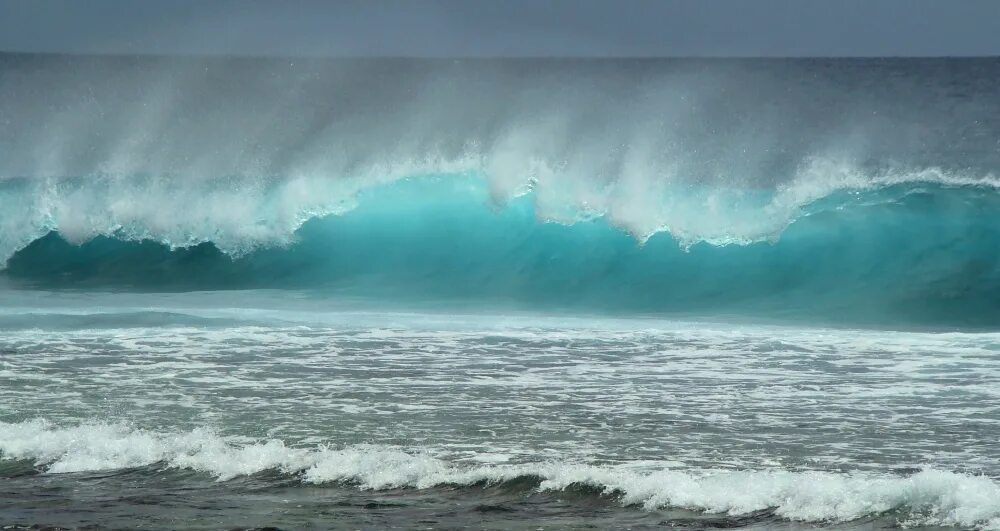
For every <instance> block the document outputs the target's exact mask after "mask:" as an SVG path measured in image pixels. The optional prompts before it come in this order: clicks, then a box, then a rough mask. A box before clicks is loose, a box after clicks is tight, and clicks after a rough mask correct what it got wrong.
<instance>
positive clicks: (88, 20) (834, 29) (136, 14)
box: [0, 0, 1000, 57]
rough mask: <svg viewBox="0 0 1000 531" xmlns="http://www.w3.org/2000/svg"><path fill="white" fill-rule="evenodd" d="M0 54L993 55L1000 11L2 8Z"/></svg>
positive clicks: (789, 4) (830, 6) (525, 3)
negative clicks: (20, 52)
mask: <svg viewBox="0 0 1000 531" xmlns="http://www.w3.org/2000/svg"><path fill="white" fill-rule="evenodd" d="M0 50H6V51H38V52H75V53H155V54H213V55H214V54H236V55H290V56H418V57H482V56H486V57H492V56H584V57H593V56H941V55H1000V0H828V1H819V0H755V1H751V0H661V1H653V0H618V1H612V0H608V1H595V0H548V1H546V0H505V1H497V0H480V1H473V0H341V1H337V2H334V1H314V0H298V1H261V0H219V1H204V0H203V1H197V0H160V1H157V2H153V1H146V0H86V1H83V0H62V1H60V0H0Z"/></svg>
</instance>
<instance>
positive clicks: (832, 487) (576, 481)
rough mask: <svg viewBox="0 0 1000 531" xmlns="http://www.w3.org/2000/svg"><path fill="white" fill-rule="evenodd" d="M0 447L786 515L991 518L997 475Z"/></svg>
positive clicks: (104, 428)
mask: <svg viewBox="0 0 1000 531" xmlns="http://www.w3.org/2000/svg"><path fill="white" fill-rule="evenodd" d="M0 454H2V456H3V458H5V459H29V460H34V461H35V462H36V463H38V465H39V466H42V467H44V469H45V471H46V472H48V473H67V472H83V471H95V470H115V469H122V468H129V467H138V466H146V465H153V464H156V463H164V464H165V465H166V466H169V467H177V468H185V469H190V470H197V471H201V472H205V473H208V474H211V475H213V476H215V477H217V478H218V479H219V480H227V479H231V478H234V477H237V476H244V475H248V474H254V473H257V472H261V471H265V470H278V471H282V472H285V473H289V474H301V477H302V479H303V481H305V482H308V483H314V484H323V483H331V482H349V483H354V484H356V485H357V486H358V487H359V488H362V489H386V488H403V487H406V488H418V489H421V488H429V487H433V486H437V485H444V484H456V485H469V484H474V483H487V484H495V483H499V482H503V481H506V480H510V479H513V478H517V477H524V476H533V477H538V478H540V480H541V483H540V484H539V486H538V489H539V490H541V491H558V490H562V489H565V488H567V487H569V486H571V485H588V486H592V487H596V488H598V489H601V490H602V491H603V492H605V493H606V494H609V495H618V496H620V497H621V501H622V503H623V504H626V505H639V506H642V507H643V508H645V509H648V510H654V509H657V508H662V507H681V508H688V509H694V510H702V511H706V512H711V513H725V514H728V515H734V516H735V515H743V514H748V513H752V512H756V511H760V510H764V509H774V510H775V512H776V514H777V515H779V516H781V517H784V518H787V519H791V520H801V521H809V522H817V521H834V522H844V521H849V520H854V519H858V518H862V517H865V516H870V515H877V514H880V513H884V512H886V511H893V510H898V511H901V512H902V517H904V518H905V522H904V523H905V524H907V525H955V526H967V527H979V528H1000V484H998V483H997V482H996V481H995V480H993V479H990V478H987V477H983V476H970V475H965V474H960V473H954V472H948V471H941V470H930V469H928V470H924V471H921V472H918V473H916V474H913V475H911V476H908V477H903V476H897V475H885V474H882V475H880V474H875V473H853V474H851V473H833V472H823V471H788V470H779V469H774V470H756V471H750V470H689V469H677V468H672V466H674V465H673V464H671V463H669V462H661V463H657V462H643V463H638V464H628V463H625V464H617V465H589V464H577V463H561V462H552V461H549V462H542V463H521V464H498V465H482V464H470V462H475V461H476V460H475V459H472V460H468V461H463V462H461V463H459V462H453V461H448V460H445V459H441V458H438V457H434V456H432V455H429V454H427V453H421V452H407V451H403V450H402V449H400V448H394V447H386V446H374V445H357V446H351V447H346V448H341V449H331V448H323V447H314V448H293V447H289V446H287V445H286V444H285V443H284V442H282V441H280V440H275V439H270V440H262V441H257V440H244V439H238V438H231V437H222V436H220V435H218V434H216V433H214V432H212V431H210V430H206V429H196V430H193V431H190V432H183V433H159V432H152V431H147V430H141V429H136V428H131V427H128V426H126V425H122V424H107V423H85V424H79V425H75V426H70V427H57V426H55V425H53V424H52V423H50V422H47V421H45V420H32V421H26V422H22V423H13V424H11V423H0Z"/></svg>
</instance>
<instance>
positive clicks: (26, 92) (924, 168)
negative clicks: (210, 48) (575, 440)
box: [0, 55, 1000, 326]
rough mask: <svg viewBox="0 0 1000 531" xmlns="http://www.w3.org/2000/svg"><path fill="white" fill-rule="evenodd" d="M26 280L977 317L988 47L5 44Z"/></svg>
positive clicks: (998, 272) (618, 307)
mask: <svg viewBox="0 0 1000 531" xmlns="http://www.w3.org/2000/svg"><path fill="white" fill-rule="evenodd" d="M0 68H2V69H3V72H4V73H5V75H4V76H2V77H0V115H2V116H5V117H6V118H7V119H6V120H5V121H4V122H3V125H0V155H2V156H0V212H2V214H0V260H3V261H5V263H6V269H5V275H6V276H7V277H8V278H10V279H13V280H14V281H16V282H23V283H28V284H30V285H42V286H47V287H53V286H56V287H105V288H115V289H120V288H129V289H152V290H193V289H197V290H211V289H233V288H258V287H276V288H297V289H301V288H307V289H316V290H319V291H322V292H324V293H338V294H350V295H361V296H372V297H377V298H390V299H396V300H400V301H411V302H412V301H427V300H433V301H453V302H457V303H462V304H464V303H470V304H478V303H479V302H483V301H486V302H490V303H495V304H499V303H504V304H514V305H527V306H531V307H538V306H543V307H553V308H569V309H582V310H584V311H630V312H653V313H659V312H692V313H699V312H712V313H717V312H731V313H743V314H754V315H775V316H782V317H791V316H803V317H806V318H818V319H824V320H846V321H854V322H873V321H891V322H901V323H908V322H913V323H921V324H940V325H942V326H951V325H968V326H992V325H994V324H995V323H996V322H998V317H1000V311H998V310H1000V302H998V301H1000V263H998V253H997V252H996V249H998V248H1000V247H998V245H997V244H998V243H1000V241H998V239H1000V235H998V227H1000V224H998V221H1000V219H997V218H998V217H1000V214H998V212H1000V209H998V206H1000V204H998V203H1000V199H998V198H1000V195H998V193H997V187H998V181H997V180H996V178H995V177H994V175H995V174H996V171H997V169H998V168H1000V150H998V149H997V145H1000V144H998V143H997V142H998V139H1000V133H998V131H1000V129H998V128H997V127H996V124H992V123H990V122H989V120H988V119H987V118H988V117H989V116H993V115H995V114H996V113H997V112H1000V101H998V100H997V98H996V97H995V94H994V91H993V89H992V87H993V84H992V80H995V79H996V78H997V76H998V75H1000V63H998V62H997V61H995V60H968V61H929V60H928V61H923V60H920V61H910V60H898V61H871V60H849V61H848V60H844V61H833V60H830V61H817V60H803V61H335V62H324V61H290V60H289V61H286V60H267V61H262V60H237V59H219V60H175V59H149V58H146V59H143V58H117V59H108V58H103V59H96V58H78V57H77V58H70V57H37V56H11V55H7V56H3V57H2V58H0Z"/></svg>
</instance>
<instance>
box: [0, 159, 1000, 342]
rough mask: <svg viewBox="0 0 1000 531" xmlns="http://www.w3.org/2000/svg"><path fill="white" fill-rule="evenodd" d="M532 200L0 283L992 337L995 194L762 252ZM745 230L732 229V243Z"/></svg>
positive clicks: (784, 238)
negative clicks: (929, 329)
mask: <svg viewBox="0 0 1000 531" xmlns="http://www.w3.org/2000/svg"><path fill="white" fill-rule="evenodd" d="M536 199H537V198H536V197H535V195H534V194H531V193H528V194H525V195H522V196H520V197H517V198H515V199H514V200H512V201H510V202H508V203H507V204H505V205H503V206H496V205H494V204H493V203H491V202H490V201H489V194H488V188H487V186H486V185H485V184H482V183H478V184H476V183H473V184H471V185H470V184H469V180H468V179H455V178H424V179H408V180H403V181H399V182H396V183H394V184H391V185H384V186H380V187H376V188H372V189H370V190H368V191H366V192H364V193H362V194H361V196H359V197H358V199H357V205H356V206H355V208H353V209H352V210H350V211H348V212H346V213H343V214H339V215H325V216H318V217H315V218H313V219H310V220H308V221H306V222H305V223H304V224H303V225H302V226H301V227H300V228H299V229H298V230H297V231H296V233H295V239H294V242H293V243H291V244H288V245H279V246H271V247H264V248H257V249H255V250H253V251H251V252H248V253H246V254H242V255H237V256H231V255H229V254H226V253H223V252H221V251H220V250H219V249H218V248H216V246H215V245H214V244H213V243H211V242H206V243H201V244H197V245H193V246H190V247H178V248H173V249H172V248H171V247H169V246H167V245H165V244H163V243H159V242H157V241H152V240H142V241H128V240H125V239H123V238H120V237H119V238H116V237H115V236H114V235H103V236H98V237H96V238H93V239H90V240H89V241H86V242H85V243H83V244H81V245H75V244H71V243H67V241H66V240H65V239H63V238H62V237H61V235H60V234H59V233H58V232H56V231H53V232H50V233H49V234H48V235H46V236H44V237H42V238H39V239H37V240H35V241H33V242H31V243H30V244H29V245H27V246H26V247H24V248H23V249H21V250H19V251H18V252H17V253H16V254H14V255H13V257H11V258H10V260H9V261H8V264H7V269H6V271H5V274H6V276H7V277H8V278H10V279H12V280H13V281H15V282H18V283H24V284H30V285H33V286H47V287H86V288H92V287H101V288H111V289H142V290H192V289H197V290H216V289H239V288H295V289H308V290H315V292H316V293H320V294H323V296H342V295H350V296H365V297H372V298H376V299H385V300H388V301H395V302H404V303H405V302H417V301H419V302H428V301H435V302H441V303H450V304H466V305H491V304H503V305H515V306H524V307H531V308H551V309H568V310H580V311H588V312H633V313H654V314H662V313H689V314H700V313H708V312H711V313H712V314H713V315H718V314H720V313H721V314H737V315H752V316H763V317H780V318H800V319H810V320H822V321H836V322H852V323H869V322H894V323H919V324H934V325H941V326H980V327H993V326H994V325H996V324H1000V253H998V252H997V250H998V249H1000V194H998V193H997V191H996V190H995V189H994V188H992V187H988V186H977V185H968V184H967V185H949V184H943V183H927V182H908V183H897V184H887V185H884V186H881V187H873V188H870V189H867V190H841V191H837V192H834V193H832V194H830V195H827V196H825V197H823V198H821V199H818V200H815V201H812V202H810V203H808V204H805V205H803V206H802V207H801V208H799V209H798V211H797V212H796V215H795V216H794V218H792V219H790V220H789V224H788V225H787V226H786V227H784V228H783V230H781V231H779V233H778V234H776V235H775V237H774V238H771V240H770V241H758V242H753V243H747V242H743V243H742V244H740V245H735V244H732V245H720V244H718V242H716V243H715V244H713V243H707V242H704V241H703V242H699V243H694V244H689V242H679V241H678V239H677V238H676V237H675V236H672V235H671V233H670V232H669V231H662V232H657V233H655V234H654V235H653V236H651V237H650V238H648V239H647V240H645V241H644V242H643V241H640V240H637V239H636V238H635V237H633V236H632V235H630V234H629V233H628V232H627V231H625V230H622V229H620V228H619V227H618V226H616V224H615V223H614V222H612V221H609V219H607V218H605V217H600V216H598V217H594V218H592V219H580V220H577V221H575V222H573V223H556V222H550V221H545V220H540V219H538V216H537V211H538V209H537V205H535V201H536ZM737 228H738V227H737Z"/></svg>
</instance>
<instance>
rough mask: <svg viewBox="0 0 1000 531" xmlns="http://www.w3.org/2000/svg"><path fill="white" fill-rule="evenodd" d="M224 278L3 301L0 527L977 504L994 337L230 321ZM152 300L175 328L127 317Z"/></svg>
mask: <svg viewBox="0 0 1000 531" xmlns="http://www.w3.org/2000/svg"><path fill="white" fill-rule="evenodd" d="M243 295H244V298H243V299H241V298H240V294H239V293H233V292H230V293H225V294H211V293H206V294H187V295H183V294H182V295H178V294H174V295H162V296H155V295H148V294H147V295H143V296H142V297H136V296H135V295H127V294H125V295H114V294H104V295H98V294H93V295H91V296H92V300H93V301H94V302H95V303H97V304H99V305H100V306H98V308H99V309H100V310H101V312H103V313H98V312H95V311H94V309H91V310H89V311H85V310H83V309H81V308H79V307H74V305H75V303H76V302H79V299H78V297H76V296H71V295H63V294H59V293H49V294H47V295H46V297H45V298H47V300H48V303H47V304H46V305H45V306H44V307H42V308H38V309H37V310H36V312H35V313H34V314H33V317H32V322H30V323H25V322H24V321H23V320H14V321H11V320H10V319H9V318H0V323H2V324H3V325H4V330H3V331H2V332H0V344H2V345H3V349H2V352H0V361H2V365H0V378H2V380H3V382H4V385H3V387H2V390H0V403H2V404H3V409H2V410H0V415H2V416H0V420H2V422H3V424H2V425H0V452H3V456H4V459H5V460H6V461H4V462H5V465H4V469H3V475H4V476H5V477H7V478H8V479H6V480H5V491H6V492H7V495H6V497H5V499H6V501H5V502H4V508H3V510H2V514H3V515H4V519H5V521H7V522H8V523H11V524H23V525H28V524H36V523H41V524H46V525H59V526H69V527H74V526H82V525H86V524H87V523H88V522H91V523H93V522H97V523H101V524H102V525H107V526H111V527H115V526H118V525H121V526H125V527H132V526H137V525H148V526H152V527H175V526H176V527H190V526H195V525H196V524H197V525H203V526H204V527H206V528H218V527H223V526H225V527H235V526H247V527H254V526H266V525H273V526H277V527H291V528H300V527H325V526H327V525H330V524H331V522H336V523H337V525H344V526H348V527H350V526H355V527H368V528H374V527H386V526H397V527H411V526H412V525H414V524H415V523H419V524H427V526H430V527H453V526H467V525H472V526H480V525H483V526H495V527H498V528H502V527H518V526H522V527H524V528H528V527H537V526H556V527H559V526H565V527H576V526H584V525H587V526H594V527H597V528H603V527H629V526H632V527H642V526H646V525H648V526H657V525H661V523H662V522H667V523H668V524H669V525H677V526H690V527H696V528H697V527H709V526H711V527H716V526H727V527H728V526H734V525H740V526H742V525H749V526H751V527H757V528H761V529H771V528H776V529H778V528H795V527H796V526H799V527H802V525H806V524H808V525H813V524H815V525H831V526H834V527H841V526H843V525H845V523H846V522H850V525H852V526H857V527H859V528H870V526H876V527H880V526H883V525H889V526H892V525H901V524H904V523H905V524H912V525H931V526H933V525H960V526H976V525H987V524H990V522H996V521H997V520H996V519H997V518H998V517H1000V483H998V482H997V480H996V479H995V478H997V477H998V476H1000V459H998V456H1000V442H998V441H997V439H996V438H995V437H992V436H991V434H993V433H996V432H997V429H998V422H1000V407H998V406H997V403H998V402H997V398H996V395H997V390H996V389H997V386H996V382H997V379H998V377H1000V372H998V371H1000V361H998V357H997V354H998V350H1000V334H993V333H960V332H952V333H928V332H912V331H896V332H893V331H888V332H887V331H876V330H857V329H836V328H809V327H788V326H776V325H768V324H739V323H728V322H724V321H701V322H698V321H694V322H692V321H678V320H662V319H651V318H630V319H625V318H619V319H610V318H595V317H573V316H553V315H530V314H520V315H517V314H507V315H489V314H480V315H474V314H460V315H455V314H447V313H428V312H422V313H407V312H405V311H395V312H391V311H384V312H377V311H369V312H351V311H344V310H342V309H337V308H335V307H334V308H331V307H327V308H326V310H325V311H320V309H319V308H315V307H314V308H312V311H309V312H301V311H292V310H281V309H274V307H275V306H280V304H281V303H278V302H275V303H274V304H271V305H269V306H270V307H271V309H268V310H263V309H262V310H258V311H257V312H254V311H253V310H252V309H251V308H253V306H254V305H255V304H259V303H260V302H261V301H266V300H272V299H271V298H272V297H275V296H277V295H276V294H275V293H273V292H247V293H245V294H243ZM220 297H221V299H220ZM137 299H139V300H143V301H144V302H145V306H144V307H142V308H141V311H137V310H140V308H135V307H134V306H130V303H132V302H134V301H135V300H137ZM24 300H27V299H24ZM60 300H62V301H63V303H62V305H61V306H60V305H59V301H60ZM223 300H224V301H225V304H224V305H220V301H223ZM241 300H242V302H240V301H241ZM273 300H277V299H273ZM234 303H238V304H234ZM285 304H286V306H288V305H292V303H285ZM184 306H187V308H184ZM192 307H197V308H199V309H192ZM8 310H10V311H8V315H11V314H16V315H18V316H21V317H23V316H24V315H25V314H26V313H27V312H26V311H25V309H24V307H16V308H9V309H8ZM13 310H17V311H16V312H15V311H13ZM151 312H152V313H153V314H154V315H157V316H164V315H170V316H174V319H175V320H177V321H182V320H184V321H185V322H179V323H178V324H175V325H166V324H165V325H161V326H155V327H150V326H149V324H148V322H146V321H144V320H143V319H144V317H143V316H145V315H148V314H149V313H151ZM81 314H84V315H86V316H88V317H89V321H87V322H86V323H85V324H80V323H79V322H78V321H69V322H67V321H66V318H67V316H75V317H76V318H77V319H79V318H80V316H81ZM264 317H266V318H267V319H270V320H272V322H279V323H280V325H275V324H271V325H263V324H261V323H260V321H261V320H262V319H263V318H264ZM4 319H7V320H4ZM241 320H242V321H247V322H241ZM50 323H61V324H60V325H59V326H55V325H52V324H50ZM40 503H41V504H43V505H41V506H40V505H39V504H40ZM95 504H96V505H95ZM43 506H44V507H49V508H58V510H52V511H44V510H42V508H41V507H43ZM205 518H207V520H205ZM331 519H332V520H331ZM792 522H800V523H801V524H802V525H799V524H796V523H792ZM865 526H869V527H865Z"/></svg>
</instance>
